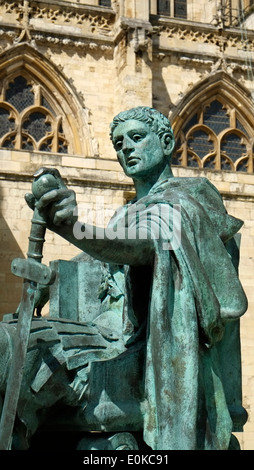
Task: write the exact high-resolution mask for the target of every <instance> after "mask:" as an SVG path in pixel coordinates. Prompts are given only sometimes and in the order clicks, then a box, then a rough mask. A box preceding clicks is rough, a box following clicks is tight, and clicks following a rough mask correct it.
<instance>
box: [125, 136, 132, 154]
mask: <svg viewBox="0 0 254 470" xmlns="http://www.w3.org/2000/svg"><path fill="white" fill-rule="evenodd" d="M133 150H134V145H133V141H132V140H131V139H130V138H129V137H128V136H126V137H124V139H123V144H122V151H123V153H124V154H125V155H129V154H130V153H131V152H132V151H133Z"/></svg>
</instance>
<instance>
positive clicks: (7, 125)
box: [0, 74, 68, 153]
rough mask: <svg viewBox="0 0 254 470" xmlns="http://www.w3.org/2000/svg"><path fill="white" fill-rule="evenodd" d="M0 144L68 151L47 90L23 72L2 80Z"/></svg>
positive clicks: (17, 147)
mask: <svg viewBox="0 0 254 470" xmlns="http://www.w3.org/2000/svg"><path fill="white" fill-rule="evenodd" d="M0 147H2V148H7V149H18V150H27V151H36V150H37V151H44V152H58V153H68V142H67V140H66V137H65V134H64V131H63V124H62V117H61V116H60V115H59V114H58V113H57V110H56V109H54V104H53V102H50V97H48V96H47V92H46V90H44V89H43V87H42V86H41V85H40V84H38V83H36V82H35V81H34V80H33V79H32V78H31V77H29V76H28V75H26V74H24V75H23V74H19V75H16V76H15V77H12V78H11V79H9V80H6V79H5V80H4V81H3V83H2V92H1V99H0Z"/></svg>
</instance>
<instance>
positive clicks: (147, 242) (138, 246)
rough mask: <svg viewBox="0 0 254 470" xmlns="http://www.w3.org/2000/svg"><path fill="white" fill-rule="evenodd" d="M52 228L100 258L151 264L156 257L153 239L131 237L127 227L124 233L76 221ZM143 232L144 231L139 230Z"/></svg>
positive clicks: (88, 252) (126, 262) (136, 263)
mask: <svg viewBox="0 0 254 470" xmlns="http://www.w3.org/2000/svg"><path fill="white" fill-rule="evenodd" d="M50 229H51V230H53V231H54V232H56V233H57V234H58V235H60V236H61V237H63V238H64V239H65V240H67V241H68V242H70V243H72V244H73V245H75V246H76V247H77V248H79V249H80V250H82V251H84V252H86V253H87V254H88V255H90V256H92V257H93V258H96V259H98V260H100V261H103V262H107V263H115V264H127V265H131V266H142V265H150V264H152V262H153V257H154V244H153V241H152V239H149V238H147V239H146V238H145V237H142V236H139V238H136V237H133V238H130V233H128V230H127V229H126V230H125V232H124V233H123V232H121V236H119V235H118V234H114V233H113V232H112V231H110V232H109V230H107V229H104V228H100V227H94V226H91V225H88V224H80V223H79V222H75V223H74V224H72V225H65V224H62V225H60V226H51V227H50ZM139 235H140V234H139Z"/></svg>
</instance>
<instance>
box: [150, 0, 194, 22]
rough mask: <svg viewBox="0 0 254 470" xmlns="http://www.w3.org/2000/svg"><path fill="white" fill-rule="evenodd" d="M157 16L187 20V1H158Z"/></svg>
mask: <svg viewBox="0 0 254 470" xmlns="http://www.w3.org/2000/svg"><path fill="white" fill-rule="evenodd" d="M157 14H158V15H165V16H172V17H174V18H187V0H157Z"/></svg>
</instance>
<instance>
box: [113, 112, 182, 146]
mask: <svg viewBox="0 0 254 470" xmlns="http://www.w3.org/2000/svg"><path fill="white" fill-rule="evenodd" d="M130 119H135V120H137V121H141V122H143V123H145V124H148V125H149V126H150V128H151V130H152V131H153V132H155V134H157V135H158V136H159V138H161V137H162V136H163V135H164V134H169V136H170V139H171V140H172V141H173V142H174V141H175V139H174V134H173V130H172V127H171V124H170V122H169V120H168V118H166V116H164V115H163V114H161V113H160V112H159V111H157V110H156V109H154V108H150V107H148V106H137V107H136V108H131V109H129V110H127V111H122V112H121V113H119V114H117V116H115V117H114V119H113V121H112V123H111V124H110V138H111V140H112V137H113V132H114V130H115V128H116V127H117V126H118V125H119V124H120V123H122V122H125V121H129V120H130Z"/></svg>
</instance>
